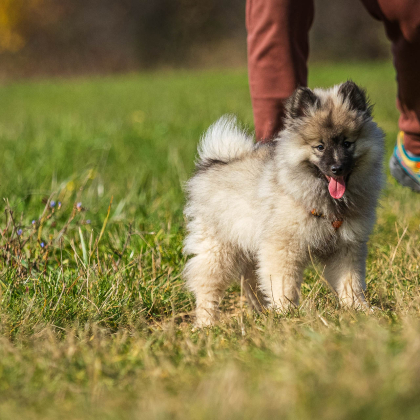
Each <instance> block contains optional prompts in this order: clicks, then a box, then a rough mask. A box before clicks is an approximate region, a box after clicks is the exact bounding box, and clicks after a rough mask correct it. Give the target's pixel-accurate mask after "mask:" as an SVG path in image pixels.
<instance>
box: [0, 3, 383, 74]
mask: <svg viewBox="0 0 420 420" xmlns="http://www.w3.org/2000/svg"><path fill="white" fill-rule="evenodd" d="M315 7H316V12H315V21H314V24H313V27H312V31H311V60H318V61H319V60H325V61H327V60H334V61H339V60H366V59H369V60H370V59H383V58H387V57H389V54H390V53H389V45H388V42H387V40H386V38H385V34H384V30H383V27H382V25H381V24H380V23H379V22H377V21H375V20H374V19H373V18H371V17H370V16H369V15H368V13H367V11H366V10H365V9H364V8H363V6H362V5H361V3H360V2H359V0H339V1H337V0H315ZM245 64H246V31H245V0H229V1H226V0H206V1H197V0H66V1H64V0H0V77H1V78H3V79H4V78H9V77H28V76H43V75H45V76H47V75H74V74H86V73H89V74H104V73H112V72H124V71H133V70H139V69H154V68H168V67H169V68H171V67H198V68H200V67H225V66H229V67H235V66H244V65H245Z"/></svg>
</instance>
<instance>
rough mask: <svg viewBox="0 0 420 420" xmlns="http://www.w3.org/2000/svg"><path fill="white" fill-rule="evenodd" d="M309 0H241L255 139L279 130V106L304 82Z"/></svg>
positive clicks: (310, 13) (311, 9) (281, 111)
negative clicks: (245, 29) (245, 3)
mask: <svg viewBox="0 0 420 420" xmlns="http://www.w3.org/2000/svg"><path fill="white" fill-rule="evenodd" d="M313 15H314V7H313V0H247V5H246V25H247V31H248V37H247V42H248V72H249V85H250V92H251V99H252V107H253V111H254V122H255V133H256V137H257V140H270V139H271V138H273V137H274V136H275V135H276V134H277V133H278V132H279V131H280V130H281V129H282V127H283V117H284V107H283V103H284V101H285V99H287V98H288V97H289V96H290V95H291V94H292V93H293V91H294V90H295V89H296V88H297V87H298V86H306V84H307V73H308V72H307V65H306V63H307V59H308V55H309V43H308V32H309V29H310V27H311V24H312V20H313Z"/></svg>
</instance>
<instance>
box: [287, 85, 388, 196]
mask: <svg viewBox="0 0 420 420" xmlns="http://www.w3.org/2000/svg"><path fill="white" fill-rule="evenodd" d="M285 122H286V132H287V133H288V134H289V135H288V137H289V138H291V139H293V140H292V144H291V145H292V146H293V148H294V150H295V153H296V159H297V160H299V164H302V163H305V164H306V166H307V167H308V168H309V169H310V171H311V173H312V174H313V175H315V176H316V177H318V178H321V179H322V180H323V182H324V183H325V187H326V188H328V191H329V194H330V195H331V197H333V198H334V199H336V200H338V199H340V198H342V197H343V196H344V194H345V192H346V189H347V188H348V185H349V179H350V177H354V174H355V173H356V172H357V171H359V172H361V171H362V169H363V168H365V169H366V165H369V164H371V163H373V161H374V160H375V159H374V155H375V154H376V155H377V154H378V153H379V155H380V156H379V157H381V156H382V151H380V150H379V149H380V148H381V146H382V139H380V142H376V141H375V139H376V140H377V139H378V137H382V135H381V133H380V130H378V128H377V126H376V124H375V123H373V122H372V118H371V106H370V105H369V102H368V100H367V98H366V95H365V92H364V90H363V89H361V88H359V87H358V86H357V85H356V84H355V83H354V82H351V81H348V82H346V83H343V84H341V85H339V86H335V87H334V88H332V89H330V90H321V89H315V90H314V91H312V90H311V89H309V88H298V89H297V90H296V91H295V93H294V94H293V95H292V97H291V98H289V100H288V101H287V103H286V121H285ZM375 130H376V131H375ZM378 131H379V134H378ZM296 143H297V144H296ZM379 143H381V144H379ZM294 146H298V147H294ZM375 149H377V150H375ZM304 166H305V165H304ZM372 170H375V168H372Z"/></svg>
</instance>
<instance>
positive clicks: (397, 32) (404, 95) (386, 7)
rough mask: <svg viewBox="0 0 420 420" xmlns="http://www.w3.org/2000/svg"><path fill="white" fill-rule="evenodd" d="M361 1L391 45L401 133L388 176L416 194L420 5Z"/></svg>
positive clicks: (419, 178) (419, 175) (419, 179)
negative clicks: (377, 21)
mask: <svg viewBox="0 0 420 420" xmlns="http://www.w3.org/2000/svg"><path fill="white" fill-rule="evenodd" d="M362 1H363V3H364V4H365V6H366V7H367V9H368V10H369V11H370V12H371V14H372V15H373V16H375V17H376V18H378V19H380V20H382V21H383V22H384V25H385V29H386V33H387V36H388V38H389V39H390V40H391V42H392V53H393V56H394V66H395V69H396V72H397V83H398V97H397V107H398V110H399V111H400V118H399V121H398V125H399V128H400V130H401V132H402V133H401V135H400V136H399V139H398V143H397V147H396V149H395V152H394V156H393V158H392V159H391V173H392V174H393V175H394V177H395V178H397V180H398V181H399V182H400V183H402V184H404V185H407V186H410V187H411V188H413V189H415V190H417V191H420V162H419V160H417V159H418V158H417V159H416V156H419V157H420V77H419V75H420V2H419V1H417V0H362ZM406 152H408V153H406ZM399 167H401V171H402V172H401V174H402V175H404V172H405V174H406V175H407V176H408V178H407V180H406V181H404V180H403V179H402V178H401V174H399V173H398V170H399V169H398V168H399ZM410 177H411V182H410ZM413 181H414V184H413Z"/></svg>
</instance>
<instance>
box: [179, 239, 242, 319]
mask: <svg viewBox="0 0 420 420" xmlns="http://www.w3.org/2000/svg"><path fill="white" fill-rule="evenodd" d="M199 248H200V252H199V253H198V254H197V255H195V256H194V257H193V258H191V259H190V260H189V261H188V263H187V265H186V267H185V270H184V276H185V278H186V281H187V286H188V288H189V289H190V290H191V291H192V292H193V293H194V295H195V298H196V304H197V308H196V325H197V326H198V327H205V326H209V325H212V324H214V323H215V322H216V321H217V320H218V318H219V303H220V300H221V299H222V297H223V295H224V292H225V290H226V287H227V286H228V284H229V281H230V280H231V279H232V277H233V276H234V269H235V265H236V263H235V254H234V252H233V250H232V249H231V248H230V247H226V246H223V245H221V244H219V243H218V242H217V241H216V240H214V239H210V238H207V239H205V240H203V242H201V243H200V247H199Z"/></svg>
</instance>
